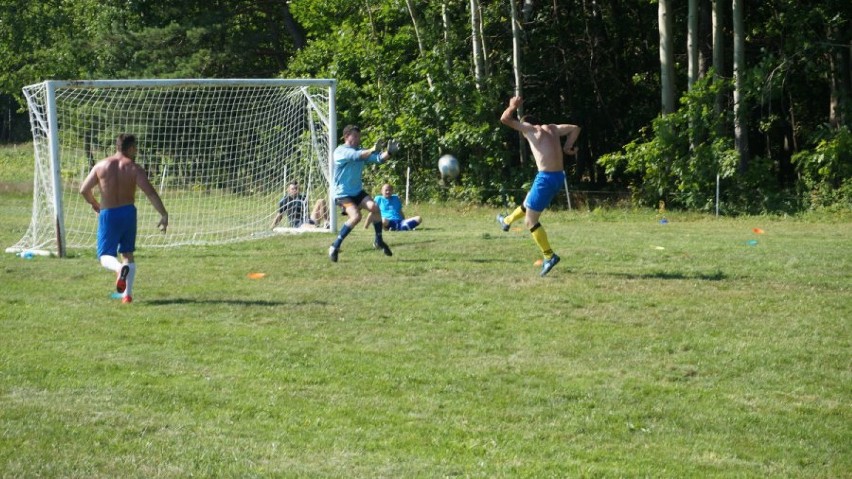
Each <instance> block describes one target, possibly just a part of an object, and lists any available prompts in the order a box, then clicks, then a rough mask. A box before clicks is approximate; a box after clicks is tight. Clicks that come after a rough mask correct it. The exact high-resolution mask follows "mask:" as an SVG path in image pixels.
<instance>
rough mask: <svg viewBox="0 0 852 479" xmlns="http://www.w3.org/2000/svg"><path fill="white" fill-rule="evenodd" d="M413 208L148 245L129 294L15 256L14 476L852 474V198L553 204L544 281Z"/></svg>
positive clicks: (8, 410) (22, 213) (9, 265)
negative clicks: (774, 204) (413, 223)
mask: <svg viewBox="0 0 852 479" xmlns="http://www.w3.org/2000/svg"><path fill="white" fill-rule="evenodd" d="M0 178H2V176H0ZM29 207H30V199H29V198H28V197H27V196H26V195H25V194H13V193H4V194H2V195H0V218H2V220H0V221H2V228H0V243H2V244H3V245H4V246H8V245H10V244H13V243H14V242H16V241H17V240H18V239H19V238H20V235H21V234H22V233H23V231H24V230H25V229H26V226H27V222H28V220H29ZM148 207H149V206H148V205H141V206H140V208H148ZM408 212H409V213H410V214H422V215H423V216H424V217H425V224H424V228H423V230H421V231H415V232H412V233H396V234H392V233H389V234H387V236H386V238H387V241H388V243H389V244H390V245H391V246H392V247H393V249H394V256H393V257H392V258H386V257H384V256H382V255H381V253H379V252H377V251H374V250H372V248H371V247H370V242H371V239H370V234H368V232H367V231H365V230H363V229H360V228H359V229H357V230H356V231H355V232H353V233H352V235H351V236H350V237H349V238H348V239H347V240H346V242H345V243H344V247H343V252H342V253H341V256H340V262H339V263H338V264H331V263H330V262H329V261H328V259H327V257H326V252H327V248H328V244H329V242H330V240H331V238H330V236H328V235H302V236H282V237H275V238H272V239H266V240H260V241H254V242H247V243H242V244H236V245H228V246H224V247H205V248H179V249H173V250H160V249H150V250H142V251H139V252H138V253H137V261H138V267H139V270H138V276H137V283H136V287H135V299H136V302H135V303H134V304H132V305H122V304H120V303H118V302H116V301H115V300H111V299H109V297H108V296H109V293H110V290H111V287H112V284H113V281H114V278H113V277H111V275H110V273H109V272H107V271H106V270H104V269H103V268H101V267H100V266H99V265H98V264H97V262H96V260H95V258H94V253H93V252H92V251H87V250H76V251H74V253H75V254H74V255H73V257H72V258H68V259H61V260H60V259H55V258H35V259H32V260H24V259H20V258H17V257H15V256H14V255H10V254H6V255H2V256H0V284H2V295H0V476H1V477H92V478H96V477H146V478H147V477H189V476H200V477H270V476H272V477H489V478H491V477H536V478H538V477H736V478H741V477H761V478H762V477H808V478H814V477H825V478H836V477H849V475H850V473H849V471H852V447H851V446H850V444H852V432H850V431H852V410H850V399H852V364H851V363H850V338H852V331H850V319H849V318H852V294H850V286H852V268H850V259H851V258H852V242H850V238H852V222H850V221H849V218H848V217H844V216H842V215H840V216H833V217H805V218H780V217H777V218H776V217H759V218H737V219H730V218H723V219H716V218H710V217H705V216H701V215H694V214H677V213H673V214H671V215H669V217H668V218H669V220H670V223H669V224H667V225H661V224H659V222H658V218H657V216H656V215H655V214H654V213H653V212H647V211H632V212H626V211H612V210H610V211H602V210H598V211H595V212H547V213H545V215H544V216H543V218H542V220H543V221H544V225H545V227H546V228H547V231H548V233H549V235H550V238H551V242H552V244H553V246H554V248H555V249H556V250H557V252H558V253H560V255H561V256H562V258H563V260H562V263H560V264H559V266H557V267H556V269H554V271H553V272H552V273H551V275H550V276H548V277H547V278H539V277H538V275H537V272H538V268H537V267H535V266H534V265H533V261H535V260H536V259H537V256H536V251H535V246H534V245H533V243H532V240H531V239H530V238H529V235H528V234H526V233H524V232H522V231H511V232H509V233H502V232H500V231H499V229H498V228H497V226H496V224H494V222H493V216H494V214H495V213H496V211H495V210H491V209H486V208H476V207H464V206H457V205H412V206H409V207H408ZM754 227H759V228H762V229H763V230H764V231H765V234H762V235H757V234H755V233H753V232H752V228H754ZM749 240H757V241H758V243H757V245H754V246H750V245H748V244H747V242H748V241H749ZM250 272H264V273H266V274H267V276H266V277H264V278H263V279H259V280H252V279H248V278H247V274H248V273H250Z"/></svg>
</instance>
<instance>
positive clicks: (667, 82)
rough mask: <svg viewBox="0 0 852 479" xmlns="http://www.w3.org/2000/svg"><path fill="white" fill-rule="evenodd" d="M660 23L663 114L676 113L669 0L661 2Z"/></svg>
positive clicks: (661, 0)
mask: <svg viewBox="0 0 852 479" xmlns="http://www.w3.org/2000/svg"><path fill="white" fill-rule="evenodd" d="M659 1H660V3H659V10H658V17H657V18H658V21H659V29H660V83H661V85H660V91H661V94H662V104H663V105H662V110H663V114H664V115H665V114H668V113H672V112H673V111H675V94H674V52H673V51H672V36H671V30H672V19H671V15H670V13H669V0H659Z"/></svg>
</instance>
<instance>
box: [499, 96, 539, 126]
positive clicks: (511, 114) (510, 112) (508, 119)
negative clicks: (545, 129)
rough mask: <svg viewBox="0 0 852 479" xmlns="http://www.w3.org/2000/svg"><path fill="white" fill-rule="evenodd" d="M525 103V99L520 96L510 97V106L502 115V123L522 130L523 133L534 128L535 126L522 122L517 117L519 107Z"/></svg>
mask: <svg viewBox="0 0 852 479" xmlns="http://www.w3.org/2000/svg"><path fill="white" fill-rule="evenodd" d="M523 104H524V100H523V99H522V98H521V97H519V96H513V97H512V98H510V99H509V106H507V107H506V109H505V110H504V111H503V114H502V115H500V123H502V124H504V125H506V126H508V127H509V128H511V129H513V130H517V131H520V132H521V133H527V132H529V131H532V130H534V128H533V127H532V126H530V125H527V124H526V123H521V122H520V121H518V119H517V118H515V112H516V111H517V110H518V108H519V107H520V106H521V105H523Z"/></svg>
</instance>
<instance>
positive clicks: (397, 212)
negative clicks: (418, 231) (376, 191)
mask: <svg viewBox="0 0 852 479" xmlns="http://www.w3.org/2000/svg"><path fill="white" fill-rule="evenodd" d="M376 205H377V206H378V207H379V211H380V212H381V215H382V227H384V229H385V230H388V231H411V230H413V229H414V228H417V227H418V226H420V225H421V224H422V223H423V219H422V218H421V217H419V216H413V217H411V218H406V217H405V215H404V214H403V213H402V201H400V199H399V196H398V195H395V194H394V192H393V186H391V185H390V184H389V183H385V184H384V185H382V195H381V196H377V197H376ZM369 226H370V225H369V224H367V225H365V226H364V227H365V228H368V227H369Z"/></svg>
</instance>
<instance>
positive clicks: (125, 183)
mask: <svg viewBox="0 0 852 479" xmlns="http://www.w3.org/2000/svg"><path fill="white" fill-rule="evenodd" d="M92 173H94V175H95V177H96V178H97V184H98V188H99V189H100V191H101V208H117V207H119V206H125V205H130V204H133V203H134V201H135V198H136V184H137V178H138V177H139V175H140V174H141V175H144V173H143V172H142V169H141V168H140V167H139V166H138V165H136V163H134V162H133V160H131V159H130V158H127V157H125V156H119V155H115V156H111V157H109V158H106V159H104V160H101V161H100V162H99V163H98V164H97V165H95V167H94V168H93V169H92Z"/></svg>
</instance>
